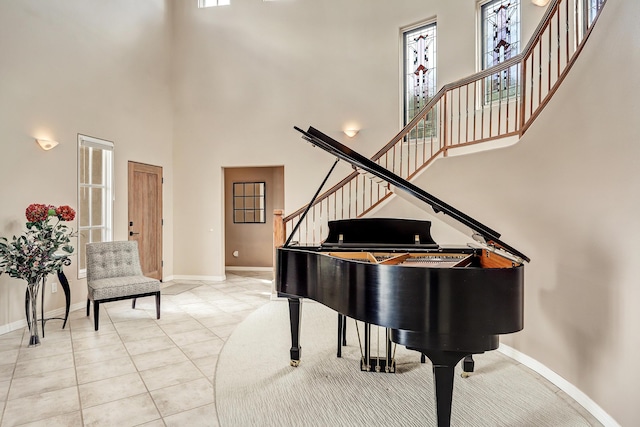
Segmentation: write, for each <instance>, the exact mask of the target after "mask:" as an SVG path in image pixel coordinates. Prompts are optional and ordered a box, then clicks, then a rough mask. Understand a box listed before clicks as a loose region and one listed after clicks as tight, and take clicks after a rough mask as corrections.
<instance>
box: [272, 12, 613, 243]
mask: <svg viewBox="0 0 640 427" xmlns="http://www.w3.org/2000/svg"><path fill="white" fill-rule="evenodd" d="M583 2H589V5H590V7H589V8H587V7H584V4H583ZM605 3H606V0H552V1H551V3H550V4H549V6H548V8H547V11H546V13H545V15H544V16H543V18H542V20H541V22H540V24H539V25H538V27H537V28H536V30H535V31H534V33H533V35H532V37H531V40H530V41H529V43H528V44H527V45H526V47H525V48H524V50H523V51H522V52H521V53H520V54H519V55H517V56H515V57H513V58H511V59H509V60H508V61H505V62H503V63H502V64H499V65H497V66H495V67H492V68H489V69H486V70H483V71H480V72H478V73H476V74H473V75H471V76H469V77H466V78H464V79H461V80H458V81H456V82H453V83H449V84H447V85H445V86H444V87H442V89H440V91H439V92H438V93H437V94H436V95H435V96H434V97H433V98H432V99H431V101H430V102H429V103H428V104H427V105H425V107H424V108H423V109H422V110H420V112H419V113H418V114H417V115H416V117H415V118H414V119H413V120H411V122H410V123H408V124H407V125H406V126H405V127H404V128H403V129H402V130H401V131H400V132H398V134H397V135H396V136H394V137H393V138H392V139H391V140H390V141H389V142H388V143H387V144H386V145H385V146H384V147H382V148H381V149H380V150H379V151H378V152H377V153H376V154H375V155H374V156H373V157H372V158H371V159H372V160H373V161H375V162H376V163H378V164H379V165H380V166H382V167H384V168H386V169H388V170H390V171H391V172H393V173H395V174H396V175H399V176H400V177H402V178H404V179H405V180H407V181H410V180H411V179H412V178H413V177H414V176H415V175H416V174H418V173H419V172H420V171H421V170H423V169H424V168H426V167H427V166H429V165H430V164H431V163H432V162H434V161H435V160H436V159H437V158H439V157H446V156H447V155H448V153H449V151H450V150H459V149H461V148H463V147H470V146H472V145H475V144H481V143H488V142H492V141H496V140H499V139H503V138H507V137H515V138H519V137H521V136H522V135H523V134H524V133H525V132H526V131H527V129H528V128H529V127H530V126H531V124H532V123H533V122H534V121H535V119H536V118H537V117H538V115H539V114H540V113H541V112H542V110H543V109H544V107H545V106H546V105H547V103H548V102H549V100H550V99H551V97H552V96H553V94H554V93H555V92H556V91H557V89H558V87H559V86H560V84H561V83H562V81H563V80H564V79H565V77H566V76H567V74H568V73H569V71H570V70H571V67H572V66H573V64H574V63H575V61H576V60H577V58H578V56H579V54H580V52H581V51H582V49H583V47H584V45H585V43H586V41H587V39H588V37H589V34H590V33H591V31H592V30H593V27H594V25H595V23H596V22H597V19H598V16H599V14H600V12H601V10H602V7H603V6H604V4H605ZM587 9H588V10H587ZM496 82H501V83H499V84H497V85H496ZM391 195H392V193H391V191H390V190H389V189H388V188H387V187H385V186H381V185H378V183H377V182H375V181H372V180H371V179H369V177H367V176H365V175H361V174H359V173H358V172H353V173H351V174H350V175H348V176H347V177H345V178H344V179H343V180H342V181H340V182H339V183H337V184H336V185H334V186H333V187H332V188H330V189H329V190H327V191H325V192H324V193H323V194H321V195H319V196H318V197H317V198H316V200H315V201H314V202H313V205H312V206H310V207H309V206H308V205H307V206H303V207H301V208H300V209H298V210H297V211H295V212H293V213H291V214H289V215H287V216H284V215H283V212H282V211H281V210H276V211H275V212H274V243H275V246H276V247H278V246H281V245H282V244H283V243H284V242H285V236H288V235H289V234H290V233H291V232H292V231H293V229H294V226H295V225H296V224H297V223H298V222H300V219H301V217H302V216H303V213H304V212H305V211H306V210H307V209H308V213H307V214H306V215H305V216H304V218H303V219H302V223H300V225H299V227H298V229H297V230H296V232H295V234H294V235H293V236H292V240H291V241H292V242H297V243H299V244H301V245H317V244H318V243H319V242H320V240H321V239H322V238H323V237H324V235H325V234H326V230H327V223H328V221H332V220H336V219H347V218H359V217H362V216H365V215H366V214H367V213H369V212H371V211H372V210H373V209H375V208H376V207H377V206H379V205H380V204H381V203H382V202H383V201H385V200H386V199H388V198H389V197H390V196H391Z"/></svg>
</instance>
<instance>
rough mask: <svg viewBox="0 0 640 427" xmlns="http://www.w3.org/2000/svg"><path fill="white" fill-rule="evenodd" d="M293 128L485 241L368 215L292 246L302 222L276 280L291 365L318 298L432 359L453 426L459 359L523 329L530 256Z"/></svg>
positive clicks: (441, 423)
mask: <svg viewBox="0 0 640 427" xmlns="http://www.w3.org/2000/svg"><path fill="white" fill-rule="evenodd" d="M295 129H296V130H298V131H299V132H301V133H302V137H303V139H305V140H306V141H308V142H310V143H311V144H313V145H314V146H317V147H319V148H322V149H323V150H325V151H327V152H329V153H330V154H333V155H334V156H336V157H337V159H336V162H337V161H338V160H344V161H347V162H349V163H350V164H351V165H352V166H353V167H354V168H356V169H357V170H360V171H363V172H364V173H367V174H370V175H373V176H374V177H376V178H377V179H381V180H383V181H384V182H386V183H387V185H389V186H390V188H392V191H393V192H394V193H400V192H404V193H405V195H406V194H409V195H410V196H411V197H414V198H416V199H417V200H419V201H421V202H424V203H426V205H427V206H429V207H431V209H433V211H435V212H436V213H442V214H444V215H446V216H449V217H450V218H453V219H455V220H456V222H458V223H460V224H461V225H462V226H463V227H464V228H466V229H468V230H470V231H471V233H472V235H473V237H474V240H476V242H478V244H477V245H473V246H466V247H442V246H441V245H439V244H437V243H436V242H434V241H433V239H432V237H431V235H430V225H431V223H430V222H429V221H420V220H406V219H395V218H363V219H351V220H340V221H331V222H330V223H329V235H328V237H327V239H326V240H325V241H324V242H323V243H322V244H321V245H320V246H306V247H305V246H299V245H297V244H292V243H291V240H292V237H293V235H294V234H295V232H296V230H297V226H296V227H294V230H293V232H292V233H291V235H290V236H289V239H288V240H287V242H286V243H285V244H284V245H283V246H282V247H280V248H278V249H277V255H276V281H275V283H276V290H277V292H278V294H279V295H280V296H282V297H286V298H288V299H289V313H290V320H291V340H292V346H291V350H290V351H291V364H292V366H297V365H298V364H299V362H300V357H301V349H300V339H299V338H300V336H299V332H300V326H299V325H300V310H301V305H300V301H301V298H311V299H313V300H315V301H317V302H320V303H322V304H324V305H326V306H328V307H330V308H332V309H333V310H336V311H337V312H338V313H340V314H341V315H344V316H347V317H351V318H354V319H356V320H360V321H362V322H366V323H370V324H374V325H379V326H382V327H385V328H389V330H390V339H391V341H393V342H395V343H397V344H400V345H404V346H406V347H407V348H409V349H413V350H417V351H419V352H421V353H422V354H424V355H426V356H427V357H428V358H429V359H430V360H431V363H432V365H433V375H434V383H435V397H436V410H437V416H438V427H447V426H449V425H450V420H451V401H452V393H453V380H454V368H455V366H456V364H457V363H458V362H459V361H460V360H462V359H463V358H465V357H467V356H470V355H473V354H479V353H483V352H485V351H489V350H494V349H496V348H497V347H498V344H499V335H501V334H508V333H513V332H517V331H520V330H521V329H522V328H523V293H524V263H525V262H528V261H529V259H528V258H527V257H526V256H525V255H524V254H522V253H520V252H519V251H517V250H516V249H514V248H512V247H511V246H509V245H507V244H506V243H504V242H502V241H501V240H500V239H499V238H500V235H499V234H498V233H497V232H496V231H494V230H492V229H490V228H488V227H486V226H485V225H483V224H481V223H479V222H478V221H476V220H474V219H473V218H471V217H469V216H468V215H466V214H464V213H462V212H460V211H458V210H457V209H455V208H453V207H452V206H449V205H447V204H446V203H444V202H443V201H441V200H439V199H437V198H435V197H434V196H432V195H431V194H429V193H427V192H425V191H424V190H422V189H420V188H418V187H416V186H415V185H413V184H411V183H410V182H408V181H406V180H404V179H403V178H401V177H399V176H397V175H395V174H393V173H392V172H390V171H389V170H387V169H385V168H383V167H381V166H380V165H378V164H376V163H375V162H373V161H371V160H369V159H367V158H366V157H364V156H362V155H360V154H358V153H356V152H355V151H353V150H351V149H350V148H348V147H346V146H344V145H342V144H340V143H339V142H338V141H335V140H334V139H332V138H330V137H329V136H327V135H325V134H324V133H322V132H320V131H319V130H317V129H315V128H313V127H310V128H309V129H308V130H307V131H304V130H302V129H300V128H297V127H296V128H295ZM334 166H335V163H334ZM332 170H333V168H332ZM330 173H331V172H330ZM326 180H327V179H326V178H325V182H326ZM323 184H324V183H323ZM319 192H320V189H319V190H318V192H316V195H315V196H314V199H315V198H316V197H317V195H318V194H319ZM313 201H314V200H312V201H311V202H310V203H309V206H311V205H312V204H313ZM303 218H304V214H303V216H302V218H301V219H300V222H302V219H303Z"/></svg>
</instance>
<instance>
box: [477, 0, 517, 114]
mask: <svg viewBox="0 0 640 427" xmlns="http://www.w3.org/2000/svg"><path fill="white" fill-rule="evenodd" d="M481 20H482V69H483V70H484V69H487V68H491V67H493V66H496V65H498V64H501V63H503V62H505V61H507V60H509V59H510V58H512V57H514V56H516V55H517V54H518V52H519V51H520V0H492V1H490V2H488V3H485V4H483V5H482V7H481ZM517 90H518V72H517V68H516V66H513V67H511V68H509V69H507V70H504V71H501V72H499V73H496V74H494V75H492V76H490V77H488V78H487V80H486V82H485V102H491V101H495V100H498V99H504V98H511V99H513V98H514V97H515V95H516V94H517Z"/></svg>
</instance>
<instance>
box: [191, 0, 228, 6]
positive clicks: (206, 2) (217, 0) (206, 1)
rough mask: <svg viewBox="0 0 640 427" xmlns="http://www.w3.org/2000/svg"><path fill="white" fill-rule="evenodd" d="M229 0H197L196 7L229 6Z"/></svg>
mask: <svg viewBox="0 0 640 427" xmlns="http://www.w3.org/2000/svg"><path fill="white" fill-rule="evenodd" d="M230 4H231V0H198V7H214V6H229V5H230Z"/></svg>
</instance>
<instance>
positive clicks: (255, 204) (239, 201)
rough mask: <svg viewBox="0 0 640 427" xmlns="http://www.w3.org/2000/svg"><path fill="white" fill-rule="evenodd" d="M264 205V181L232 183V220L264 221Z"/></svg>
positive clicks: (242, 221)
mask: <svg viewBox="0 0 640 427" xmlns="http://www.w3.org/2000/svg"><path fill="white" fill-rule="evenodd" d="M265 205H266V203H265V183H264V182H234V183H233V222H235V223H263V222H266V215H265Z"/></svg>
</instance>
